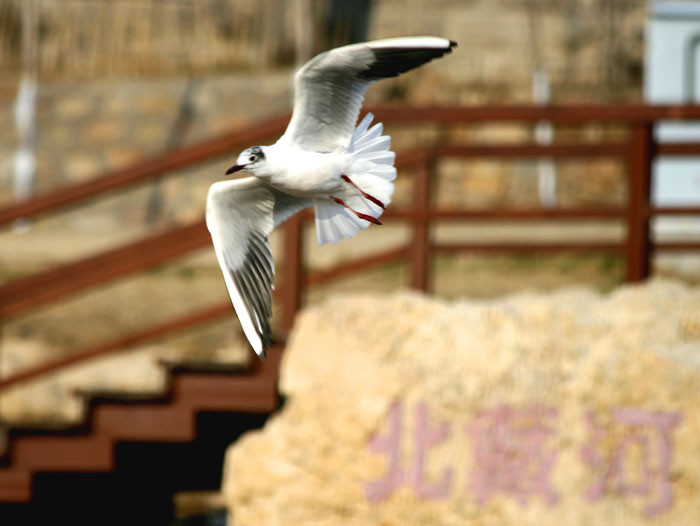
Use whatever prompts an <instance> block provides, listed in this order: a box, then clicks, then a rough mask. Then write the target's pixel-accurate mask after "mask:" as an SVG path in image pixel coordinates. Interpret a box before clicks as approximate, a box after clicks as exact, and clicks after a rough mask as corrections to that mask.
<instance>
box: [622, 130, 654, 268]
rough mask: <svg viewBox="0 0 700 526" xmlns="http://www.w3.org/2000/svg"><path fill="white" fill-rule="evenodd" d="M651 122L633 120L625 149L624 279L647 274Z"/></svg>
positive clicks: (651, 144) (649, 247)
mask: <svg viewBox="0 0 700 526" xmlns="http://www.w3.org/2000/svg"><path fill="white" fill-rule="evenodd" d="M652 133H653V125H652V123H651V122H649V121H643V122H640V123H638V124H634V125H633V127H632V128H631V130H630V137H629V151H628V153H627V171H628V184H629V188H628V202H627V243H626V247H625V253H626V255H627V263H626V265H627V274H626V279H627V281H630V282H634V281H642V280H644V279H646V278H647V277H648V276H649V269H650V264H649V261H650V255H651V240H650V233H649V209H650V203H649V199H650V192H651V163H652V159H653V157H654V151H653V150H654V141H653V136H652Z"/></svg>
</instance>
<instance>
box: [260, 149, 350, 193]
mask: <svg viewBox="0 0 700 526" xmlns="http://www.w3.org/2000/svg"><path fill="white" fill-rule="evenodd" d="M344 157H345V156H344V155H338V154H333V153H315V152H303V153H301V154H297V155H294V156H290V158H289V160H288V162H287V163H286V165H285V166H284V167H282V169H281V170H280V171H279V172H278V173H277V174H276V175H275V176H274V177H272V179H271V180H270V184H271V185H272V186H274V187H275V188H277V189H278V190H281V191H282V192H285V193H288V194H290V195H293V196H296V197H304V198H312V199H316V198H327V197H329V196H330V195H332V194H333V193H334V192H337V191H338V189H340V187H341V186H342V179H341V177H340V176H341V174H342V170H343V162H344Z"/></svg>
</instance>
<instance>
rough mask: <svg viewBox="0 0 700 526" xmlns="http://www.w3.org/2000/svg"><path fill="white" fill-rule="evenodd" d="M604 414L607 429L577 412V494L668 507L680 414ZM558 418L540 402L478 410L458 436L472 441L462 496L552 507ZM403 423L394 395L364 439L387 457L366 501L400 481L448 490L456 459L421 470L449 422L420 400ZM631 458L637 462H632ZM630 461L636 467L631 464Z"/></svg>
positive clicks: (427, 493) (419, 489) (423, 490)
mask: <svg viewBox="0 0 700 526" xmlns="http://www.w3.org/2000/svg"><path fill="white" fill-rule="evenodd" d="M610 414H611V419H610V421H611V424H610V425H612V426H615V429H612V430H611V428H610V426H608V427H604V426H602V425H600V424H599V423H598V422H597V420H596V418H595V417H594V415H593V414H592V413H591V412H588V413H586V414H585V415H584V418H585V425H586V427H587V429H588V433H589V439H588V441H587V443H586V444H584V445H583V446H582V447H580V452H581V459H582V460H583V462H584V464H585V465H586V466H587V467H588V468H589V469H590V471H591V473H592V475H593V477H594V478H595V482H594V483H593V484H592V485H590V487H588V489H587V491H586V492H585V495H583V496H582V497H584V498H586V499H588V500H589V501H590V502H595V501H597V500H598V499H600V498H602V497H603V496H604V495H606V494H613V495H615V494H616V495H620V496H623V497H624V496H627V495H635V496H639V497H641V498H643V499H644V504H645V507H644V511H645V513H646V514H647V515H649V516H651V515H656V514H659V513H662V512H664V511H666V510H668V509H669V508H670V507H671V505H672V503H673V494H672V487H671V481H670V476H669V475H670V468H671V457H672V452H673V442H672V439H671V438H672V437H671V433H672V431H673V429H674V428H675V427H676V426H678V425H679V423H680V422H681V420H682V418H681V415H680V414H678V413H674V412H663V411H649V410H645V409H639V408H619V409H614V410H612V411H611V413H610ZM557 418H558V412H557V410H556V409H554V408H551V407H544V406H540V405H531V406H523V407H514V406H510V405H502V406H498V407H495V408H490V409H484V410H480V411H477V412H476V413H475V414H474V416H473V418H472V419H471V421H470V422H469V424H468V425H467V426H466V435H465V436H466V437H468V438H469V443H470V444H471V450H470V453H471V462H470V463H469V471H468V473H467V479H466V484H465V493H466V495H468V496H470V497H473V499H474V500H475V501H476V503H477V504H479V505H482V504H484V503H486V501H488V500H489V499H491V498H493V497H495V496H506V497H511V498H514V499H515V500H516V501H517V502H518V503H519V504H520V505H522V506H524V505H526V504H528V503H529V502H530V500H531V499H532V498H539V499H541V500H542V501H543V502H544V503H545V504H547V505H548V506H554V505H555V504H556V503H557V502H558V500H559V494H558V492H557V490H556V488H555V487H554V486H553V483H552V474H553V472H554V469H555V467H556V461H557V455H558V451H557V442H556V435H557ZM409 423H410V424H411V425H410V426H405V425H404V408H403V403H402V402H401V401H396V402H394V403H393V404H392V406H391V408H390V411H389V415H388V422H387V428H386V431H385V433H384V434H382V435H377V436H375V437H373V438H372V439H371V441H370V443H369V447H370V450H371V451H372V452H374V453H377V454H380V455H384V456H385V457H386V460H387V464H386V465H387V467H386V471H385V473H384V475H383V476H382V477H380V478H378V479H376V480H373V481H370V482H368V483H367V484H366V486H365V493H366V495H367V498H368V499H369V500H371V501H373V502H378V501H381V500H384V499H386V498H388V497H389V496H390V495H391V494H392V493H394V492H395V491H396V490H398V489H399V488H402V487H407V488H410V490H411V491H412V492H413V493H414V494H415V495H416V497H419V498H423V499H441V498H447V497H449V496H450V495H451V494H453V493H452V492H453V485H454V479H455V476H454V475H455V473H454V470H455V466H448V467H444V468H442V470H441V471H438V472H437V473H438V474H437V476H436V475H435V473H434V472H432V471H431V472H430V473H432V476H428V475H427V473H428V472H429V471H428V469H427V466H428V465H429V461H430V453H431V450H432V449H433V448H435V447H436V446H438V445H440V444H442V443H444V442H445V441H446V440H448V439H450V432H451V426H450V423H448V422H434V421H431V418H430V413H429V409H428V406H427V405H426V404H425V403H423V402H421V403H418V404H416V405H415V407H414V409H413V412H412V418H411V422H409ZM404 430H409V437H407V438H408V439H409V440H411V443H410V446H411V447H408V446H407V445H406V443H405V442H407V441H405V440H404V438H405V437H403V436H402V433H403V432H404ZM613 431H614V432H613ZM611 433H612V434H611ZM611 444H612V449H611ZM408 450H410V451H411V455H410V458H408V459H406V463H405V464H406V465H404V459H403V456H402V452H404V451H408ZM632 457H634V458H636V459H638V460H639V462H637V464H634V463H633V462H631V458H632ZM633 464H634V465H633ZM636 465H641V469H634V467H635V466H636ZM457 469H459V467H457Z"/></svg>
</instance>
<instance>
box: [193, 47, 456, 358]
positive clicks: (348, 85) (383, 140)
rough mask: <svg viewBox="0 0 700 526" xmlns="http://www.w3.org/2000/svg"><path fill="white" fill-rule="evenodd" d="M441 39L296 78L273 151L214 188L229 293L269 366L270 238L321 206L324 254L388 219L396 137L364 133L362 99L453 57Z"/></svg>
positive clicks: (316, 63) (251, 153) (261, 150)
mask: <svg viewBox="0 0 700 526" xmlns="http://www.w3.org/2000/svg"><path fill="white" fill-rule="evenodd" d="M456 45H457V44H456V43H455V42H452V41H451V40H447V39H445V38H439V37H406V38H389V39H385V40H376V41H373V42H366V43H362V44H351V45H349V46H343V47H339V48H336V49H332V50H330V51H326V52H324V53H321V54H320V55H317V56H316V57H314V58H312V59H311V60H310V61H309V62H307V63H306V64H305V65H304V66H302V67H301V68H300V69H299V70H298V71H297V72H296V74H295V77H294V91H295V98H294V111H293V113H292V118H291V120H290V122H289V125H288V127H287V130H286V131H285V132H284V135H282V137H280V139H279V140H278V141H277V142H276V143H275V144H273V145H271V146H254V147H252V148H248V149H247V150H245V151H243V153H241V154H240V156H239V157H238V159H237V160H236V164H235V165H234V166H232V167H231V168H229V169H228V171H227V172H226V174H227V175H230V174H232V173H234V172H237V171H239V170H244V171H246V172H248V173H249V174H251V175H252V176H253V177H245V178H242V179H235V180H228V181H221V182H217V183H214V184H213V185H212V186H211V187H210V188H209V194H208V196H207V211H206V220H207V228H208V229H209V232H210V233H211V237H212V241H213V242H214V250H215V251H216V257H217V260H218V262H219V265H220V266H221V270H222V271H223V274H224V281H225V282H226V288H227V289H228V293H229V295H230V297H231V302H232V303H233V307H234V309H235V311H236V314H237V315H238V319H239V320H240V322H241V326H242V327H243V332H244V333H245V335H246V337H247V338H248V341H249V342H250V345H251V346H252V348H253V350H255V352H256V353H257V354H258V356H260V358H261V359H264V358H265V349H266V348H267V347H269V346H270V317H271V315H272V289H273V287H274V284H273V276H274V272H275V268H274V263H273V261H272V254H271V253H270V245H269V243H268V236H269V235H270V232H272V230H273V229H274V228H275V227H276V226H277V225H279V224H280V223H282V222H283V221H285V220H286V219H288V218H289V217H290V216H292V215H294V214H296V213H297V212H300V211H301V210H303V209H305V208H307V207H310V206H312V205H313V206H314V210H315V216H316V239H317V241H318V244H319V245H323V244H325V243H333V244H335V243H337V242H338V241H340V240H341V239H344V238H350V237H352V236H353V235H355V233H356V232H357V231H358V230H360V229H364V228H367V227H368V226H369V224H370V223H374V224H378V225H380V224H381V223H380V221H379V216H381V214H382V212H383V211H384V208H385V207H386V205H388V204H389V201H390V197H391V195H392V193H393V191H394V184H393V183H392V181H393V180H394V179H395V178H396V168H395V167H394V157H395V154H394V152H392V151H390V150H389V148H390V146H391V138H390V137H389V136H386V135H382V129H383V128H382V125H381V123H377V124H375V125H374V126H372V127H371V128H370V124H371V122H372V119H373V117H372V115H371V114H368V115H367V116H366V117H365V118H364V119H363V120H362V122H360V124H359V125H357V127H355V123H356V122H357V118H358V116H359V113H360V107H361V106H362V99H363V98H364V94H365V92H366V91H367V88H368V87H369V86H370V84H371V83H372V82H374V81H375V80H381V79H384V78H389V77H395V76H397V75H400V74H402V73H404V72H406V71H408V70H410V69H413V68H415V67H418V66H420V65H421V64H424V63H426V62H429V61H430V60H432V59H434V58H438V57H441V56H442V55H444V54H446V53H449V52H451V51H452V48H453V47H455V46H456Z"/></svg>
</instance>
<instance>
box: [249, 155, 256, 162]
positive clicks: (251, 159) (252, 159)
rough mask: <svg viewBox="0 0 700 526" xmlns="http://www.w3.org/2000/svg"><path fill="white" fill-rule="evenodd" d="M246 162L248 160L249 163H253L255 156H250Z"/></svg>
mask: <svg viewBox="0 0 700 526" xmlns="http://www.w3.org/2000/svg"><path fill="white" fill-rule="evenodd" d="M248 160H249V161H250V162H251V163H252V162H253V161H255V155H251V156H250V157H248Z"/></svg>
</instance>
